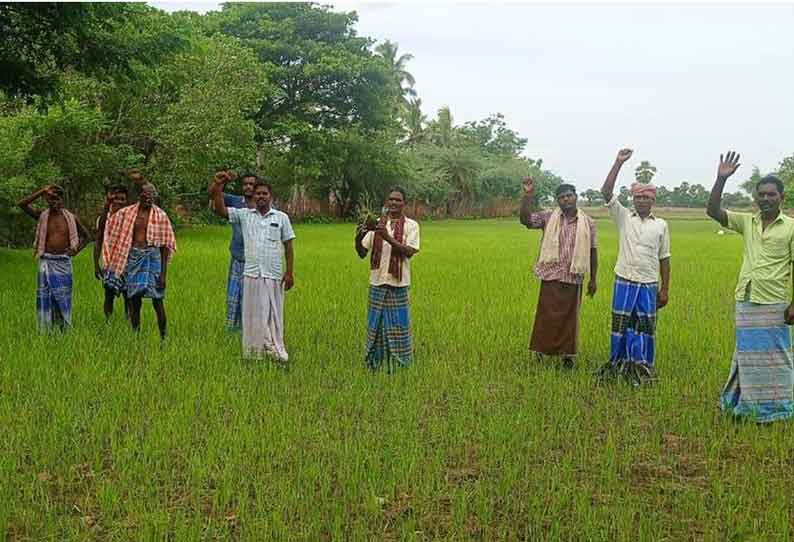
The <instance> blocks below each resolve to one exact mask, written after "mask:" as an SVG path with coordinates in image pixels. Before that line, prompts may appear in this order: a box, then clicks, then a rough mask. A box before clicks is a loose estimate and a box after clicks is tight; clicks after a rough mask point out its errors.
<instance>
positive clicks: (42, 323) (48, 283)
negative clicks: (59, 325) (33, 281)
mask: <svg viewBox="0 0 794 542" xmlns="http://www.w3.org/2000/svg"><path fill="white" fill-rule="evenodd" d="M36 317H37V322H38V327H39V330H40V331H47V330H49V329H51V328H52V326H53V323H56V322H59V321H62V322H63V323H64V324H65V325H67V326H71V325H72V259H71V258H70V257H69V256H66V255H65V254H61V255H54V254H48V253H46V252H45V253H44V254H42V255H41V256H40V257H39V276H38V286H37V288H36Z"/></svg>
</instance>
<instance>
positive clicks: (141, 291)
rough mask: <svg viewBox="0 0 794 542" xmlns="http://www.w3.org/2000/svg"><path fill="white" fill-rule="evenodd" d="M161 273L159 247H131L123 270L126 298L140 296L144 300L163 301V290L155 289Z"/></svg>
mask: <svg viewBox="0 0 794 542" xmlns="http://www.w3.org/2000/svg"><path fill="white" fill-rule="evenodd" d="M162 271H163V268H162V262H161V257H160V248H159V247H146V248H136V247H132V248H131V249H130V255H129V257H128V258H127V267H126V269H125V270H124V287H125V290H126V291H127V297H135V296H139V295H140V296H143V297H145V298H151V299H163V298H164V297H165V290H160V289H158V288H157V279H158V278H159V277H160V273H162Z"/></svg>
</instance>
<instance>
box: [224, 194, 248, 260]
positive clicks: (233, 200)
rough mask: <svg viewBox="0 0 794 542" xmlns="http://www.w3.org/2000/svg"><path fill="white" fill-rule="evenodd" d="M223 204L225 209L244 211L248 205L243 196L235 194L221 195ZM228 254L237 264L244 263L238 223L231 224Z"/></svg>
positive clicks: (241, 234) (241, 238)
mask: <svg viewBox="0 0 794 542" xmlns="http://www.w3.org/2000/svg"><path fill="white" fill-rule="evenodd" d="M223 204H224V205H225V206H226V207H234V208H235V209H245V208H247V207H248V205H247V204H246V203H245V198H244V197H243V196H237V195H235V194H227V193H226V192H224V193H223ZM229 252H231V253H232V258H234V259H235V260H237V261H238V262H242V261H245V247H244V246H243V230H242V228H241V227H240V223H239V222H235V223H233V224H232V240H231V242H229Z"/></svg>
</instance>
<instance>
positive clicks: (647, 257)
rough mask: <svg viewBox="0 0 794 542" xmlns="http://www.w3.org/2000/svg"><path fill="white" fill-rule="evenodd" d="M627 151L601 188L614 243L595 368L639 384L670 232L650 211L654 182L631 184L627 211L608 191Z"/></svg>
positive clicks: (660, 297) (664, 287) (663, 296)
mask: <svg viewBox="0 0 794 542" xmlns="http://www.w3.org/2000/svg"><path fill="white" fill-rule="evenodd" d="M632 153H633V151H632V150H631V149H622V150H621V151H620V152H618V156H617V158H616V159H615V163H614V165H613V166H612V169H611V170H610V171H609V174H608V175H607V178H606V180H605V181H604V185H603V186H602V187H601V194H602V195H603V196H604V201H606V202H607V207H608V208H609V215H610V216H611V217H612V219H613V220H614V221H615V225H616V226H617V230H618V239H619V243H620V245H619V251H618V260H617V263H616V264H615V287H614V291H613V294H612V333H611V338H610V353H609V363H608V364H606V365H605V366H604V367H602V369H601V371H599V372H600V374H602V375H605V374H609V373H620V374H622V375H623V376H624V377H626V378H627V379H628V380H629V381H630V382H631V383H633V384H635V385H640V384H642V383H644V382H646V381H648V380H651V379H653V377H654V372H653V359H654V354H655V349H656V341H655V332H656V311H657V309H661V308H662V307H664V306H665V305H667V299H668V289H669V286H670V231H669V229H668V227H667V222H665V221H664V220H662V219H661V218H658V217H656V216H654V215H653V213H652V212H651V208H652V207H653V204H654V203H655V202H656V187H655V186H653V185H651V184H642V183H634V184H633V185H632V187H631V194H632V201H633V203H634V210H633V211H630V210H628V209H626V208H625V207H624V206H623V205H622V204H621V203H620V201H618V198H617V195H615V194H614V188H615V181H616V180H617V177H618V173H619V172H620V168H621V167H622V166H623V164H624V163H625V162H626V161H627V160H628V159H629V158H631V155H632ZM660 277H661V284H659V279H660Z"/></svg>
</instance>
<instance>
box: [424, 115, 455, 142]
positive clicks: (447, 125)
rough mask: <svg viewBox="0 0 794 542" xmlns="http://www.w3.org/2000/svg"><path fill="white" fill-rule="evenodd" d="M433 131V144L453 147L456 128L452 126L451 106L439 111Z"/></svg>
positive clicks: (432, 127) (432, 126)
mask: <svg viewBox="0 0 794 542" xmlns="http://www.w3.org/2000/svg"><path fill="white" fill-rule="evenodd" d="M430 128H431V131H432V137H433V143H435V144H436V145H440V146H442V147H449V146H450V145H452V140H453V131H454V126H453V125H452V112H451V111H450V110H449V106H447V105H445V106H444V107H442V108H440V109H439V110H438V113H437V114H436V120H434V121H433V122H432V123H431V126H430Z"/></svg>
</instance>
